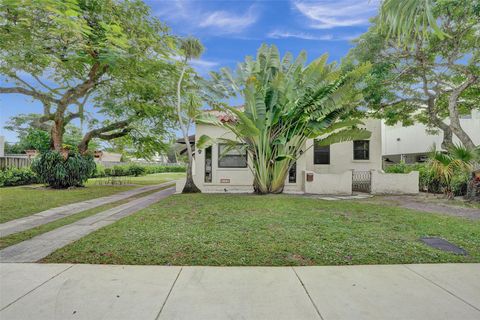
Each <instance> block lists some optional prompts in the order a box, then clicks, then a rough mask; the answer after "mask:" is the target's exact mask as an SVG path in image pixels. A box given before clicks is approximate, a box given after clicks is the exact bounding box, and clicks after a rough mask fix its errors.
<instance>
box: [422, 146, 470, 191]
mask: <svg viewBox="0 0 480 320" xmlns="http://www.w3.org/2000/svg"><path fill="white" fill-rule="evenodd" d="M475 157H476V154H475V151H474V150H471V149H468V148H466V147H464V146H462V145H454V146H452V147H451V148H449V149H448V152H446V153H445V152H441V151H436V148H435V146H433V147H432V150H431V151H430V156H429V160H428V165H429V167H430V169H431V170H432V172H433V175H434V177H435V179H437V180H438V181H440V183H441V185H442V187H443V191H444V193H445V195H446V196H447V198H448V199H453V191H452V179H453V177H454V176H455V174H459V173H469V172H470V171H472V169H473V164H474V161H475Z"/></svg>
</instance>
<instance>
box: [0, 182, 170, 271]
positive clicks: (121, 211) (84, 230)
mask: <svg viewBox="0 0 480 320" xmlns="http://www.w3.org/2000/svg"><path fill="white" fill-rule="evenodd" d="M174 192H175V188H174V187H173V188H168V189H163V190H161V191H158V192H155V193H152V194H150V195H148V196H145V197H142V198H138V199H135V200H132V201H130V202H128V203H125V204H122V205H119V206H117V207H114V208H111V209H108V210H105V211H102V212H100V213H97V214H95V215H92V216H90V217H87V218H84V219H81V220H78V221H76V222H74V223H72V224H69V225H66V226H63V227H60V228H57V229H54V230H52V231H50V232H46V233H43V234H41V235H38V236H36V237H33V238H32V239H29V240H26V241H23V242H20V243H17V244H15V245H13V246H10V247H7V248H5V249H3V250H0V262H35V261H38V260H40V259H42V258H44V257H46V256H48V255H49V254H50V253H52V252H53V251H55V250H57V249H59V248H62V247H64V246H66V245H67V244H69V243H72V242H73V241H75V240H78V239H80V238H82V237H84V236H86V235H87V234H89V233H91V232H93V231H95V230H98V229H100V228H102V227H105V226H107V225H109V224H112V223H114V222H115V221H117V220H120V219H121V218H123V217H126V216H128V215H131V214H133V213H135V212H137V211H139V210H141V209H143V208H146V207H148V206H149V205H151V204H153V203H155V202H158V201H159V200H161V199H163V198H165V197H167V196H169V195H171V194H173V193H174Z"/></svg>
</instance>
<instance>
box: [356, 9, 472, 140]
mask: <svg viewBox="0 0 480 320" xmlns="http://www.w3.org/2000/svg"><path fill="white" fill-rule="evenodd" d="M479 21H480V3H479V2H478V1H476V0H474V1H472V0H421V1H420V0H419V1H417V0H412V1H410V0H408V1H399V0H385V1H383V2H382V6H381V8H380V15H379V16H378V17H376V18H375V19H374V20H373V25H372V26H371V27H370V28H369V30H368V32H367V33H365V34H364V35H362V36H361V37H360V38H359V39H358V40H356V43H357V46H356V47H355V48H354V49H353V50H352V51H351V53H350V57H352V58H353V59H354V60H356V61H358V62H360V63H364V62H365V61H370V62H372V64H373V67H372V70H371V73H370V74H369V75H368V76H367V77H365V84H366V88H365V91H364V97H365V103H366V105H367V106H368V107H369V108H370V110H371V111H372V112H373V114H375V115H376V116H378V117H381V118H384V119H386V121H387V123H388V124H394V123H396V122H402V123H403V124H404V125H411V124H413V123H414V122H421V123H423V124H425V125H426V126H427V127H428V128H429V129H430V130H431V131H441V132H442V133H443V143H442V147H443V148H444V149H448V148H450V147H452V145H453V138H454V137H455V136H456V137H457V138H458V139H459V140H460V142H461V143H462V144H463V145H464V146H466V147H468V148H470V149H472V148H474V147H475V143H474V141H473V140H472V137H470V136H469V134H468V133H467V132H466V131H465V130H464V128H463V127H462V124H461V121H460V119H461V117H462V116H463V115H467V114H470V113H471V112H472V110H474V109H478V108H479V106H480V51H479V50H478V48H479V46H480V37H479V32H480V23H479Z"/></svg>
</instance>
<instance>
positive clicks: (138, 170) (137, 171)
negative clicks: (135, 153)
mask: <svg viewBox="0 0 480 320" xmlns="http://www.w3.org/2000/svg"><path fill="white" fill-rule="evenodd" d="M146 172H147V170H146V169H145V167H143V166H140V165H138V164H135V163H134V164H131V165H130V166H129V167H128V173H129V175H131V176H135V177H138V176H143V175H145V174H146Z"/></svg>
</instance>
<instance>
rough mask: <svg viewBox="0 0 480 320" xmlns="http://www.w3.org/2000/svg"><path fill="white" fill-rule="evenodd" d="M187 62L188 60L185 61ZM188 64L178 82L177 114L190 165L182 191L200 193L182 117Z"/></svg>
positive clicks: (186, 130)
mask: <svg viewBox="0 0 480 320" xmlns="http://www.w3.org/2000/svg"><path fill="white" fill-rule="evenodd" d="M185 64H186V61H185ZM185 70H186V65H184V66H183V68H182V72H181V73H180V78H179V79H178V83H177V115H178V123H179V124H180V128H181V129H182V133H183V140H184V141H185V145H186V147H187V155H188V166H187V179H186V181H185V186H184V187H183V190H182V193H199V192H201V191H200V189H198V187H197V186H196V185H195V182H194V181H193V174H192V167H193V153H192V146H191V145H190V139H188V129H187V126H186V125H185V124H184V123H183V119H182V96H181V89H182V80H183V75H184V74H185Z"/></svg>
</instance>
